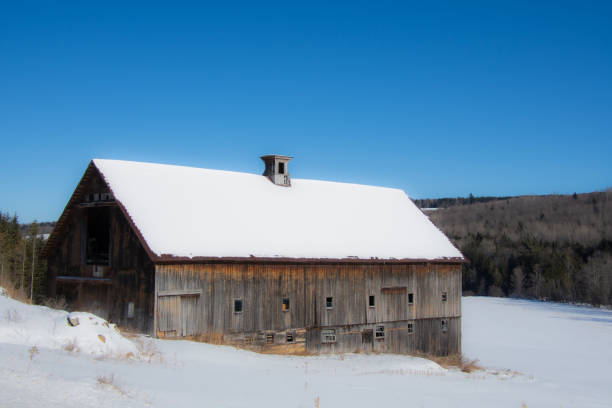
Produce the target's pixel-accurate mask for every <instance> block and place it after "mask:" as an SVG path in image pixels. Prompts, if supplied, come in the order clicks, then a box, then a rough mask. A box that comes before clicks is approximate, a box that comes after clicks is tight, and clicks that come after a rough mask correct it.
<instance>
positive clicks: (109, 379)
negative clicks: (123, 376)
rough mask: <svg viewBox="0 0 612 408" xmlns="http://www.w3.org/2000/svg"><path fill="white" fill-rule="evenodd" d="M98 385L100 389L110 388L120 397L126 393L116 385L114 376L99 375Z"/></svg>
mask: <svg viewBox="0 0 612 408" xmlns="http://www.w3.org/2000/svg"><path fill="white" fill-rule="evenodd" d="M98 385H99V386H102V387H108V388H112V389H114V390H115V391H117V392H118V393H119V394H121V395H126V392H125V391H124V390H123V389H122V388H121V387H120V386H119V384H117V381H116V380H115V374H110V375H101V376H99V377H98Z"/></svg>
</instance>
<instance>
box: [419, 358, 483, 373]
mask: <svg viewBox="0 0 612 408" xmlns="http://www.w3.org/2000/svg"><path fill="white" fill-rule="evenodd" d="M418 357H423V358H426V359H428V360H431V361H433V362H435V363H437V364H438V365H440V366H442V367H444V368H458V369H459V370H461V371H463V372H464V373H472V372H474V371H481V370H484V368H483V367H481V366H479V365H478V360H471V359H469V358H466V357H465V356H463V355H462V354H451V355H448V356H435V355H431V354H423V355H418Z"/></svg>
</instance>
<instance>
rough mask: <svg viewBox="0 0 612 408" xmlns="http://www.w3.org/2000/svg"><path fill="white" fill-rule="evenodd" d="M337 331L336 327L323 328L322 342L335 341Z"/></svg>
mask: <svg viewBox="0 0 612 408" xmlns="http://www.w3.org/2000/svg"><path fill="white" fill-rule="evenodd" d="M335 342H336V331H335V330H334V329H324V330H321V343H335Z"/></svg>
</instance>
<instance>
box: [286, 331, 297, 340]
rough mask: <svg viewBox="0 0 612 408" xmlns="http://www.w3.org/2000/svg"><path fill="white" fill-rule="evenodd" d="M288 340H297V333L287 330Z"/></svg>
mask: <svg viewBox="0 0 612 408" xmlns="http://www.w3.org/2000/svg"><path fill="white" fill-rule="evenodd" d="M286 340H287V343H293V342H294V341H295V333H294V332H287V334H286Z"/></svg>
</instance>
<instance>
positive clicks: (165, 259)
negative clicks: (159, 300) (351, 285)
mask: <svg viewBox="0 0 612 408" xmlns="http://www.w3.org/2000/svg"><path fill="white" fill-rule="evenodd" d="M153 262H154V263H156V264H177V263H180V264H184V263H188V264H200V263H283V264H363V265H378V264H424V263H430V264H458V265H460V264H463V263H467V260H466V259H465V258H439V259H381V258H373V259H361V258H286V257H274V258H266V257H255V256H251V257H193V258H189V257H178V256H172V255H162V256H159V257H156V258H154V259H153Z"/></svg>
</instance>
